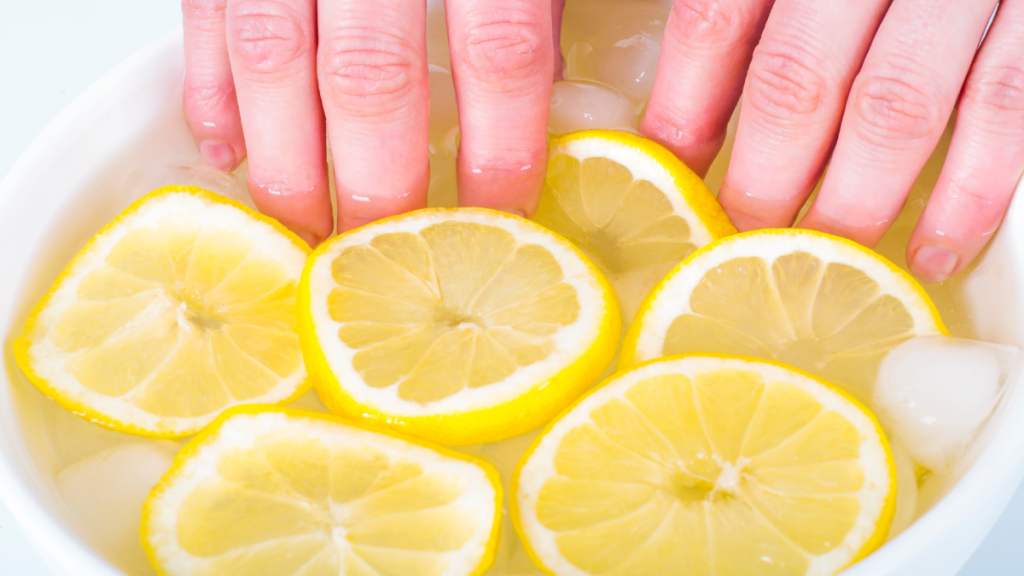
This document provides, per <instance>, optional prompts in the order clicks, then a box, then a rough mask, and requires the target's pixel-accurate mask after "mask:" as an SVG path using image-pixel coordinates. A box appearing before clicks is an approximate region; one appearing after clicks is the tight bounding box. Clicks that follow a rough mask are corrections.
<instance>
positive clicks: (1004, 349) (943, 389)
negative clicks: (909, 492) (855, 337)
mask: <svg viewBox="0 0 1024 576" xmlns="http://www.w3.org/2000/svg"><path fill="white" fill-rule="evenodd" d="M1019 358H1020V352H1019V350H1018V349H1017V348H1015V347H1013V346H1003V345H997V344H988V343H985V342H978V341H974V340H964V339H959V338H949V337H945V336H927V337H918V338H912V339H910V340H908V341H906V342H904V343H903V344H900V345H899V346H897V347H896V348H894V349H893V350H892V351H891V352H889V354H887V355H886V357H885V359H884V360H882V364H881V367H880V368H879V370H878V379H877V381H876V383H875V390H874V404H875V410H876V412H877V414H878V416H879V418H880V419H881V421H882V424H883V426H885V427H886V429H887V430H888V431H889V432H890V433H891V434H892V435H894V436H896V437H897V438H898V439H899V440H901V441H902V442H903V443H904V444H905V445H906V447H907V450H908V451H909V452H910V456H911V458H913V460H914V462H916V463H917V464H919V465H921V466H923V467H925V468H927V469H929V470H931V471H932V472H934V473H936V474H943V473H946V472H949V471H950V470H951V469H952V468H953V466H954V465H955V464H956V462H957V460H958V459H959V458H960V457H961V456H963V455H964V454H965V453H966V452H967V450H968V448H970V445H971V443H972V442H973V441H974V439H975V437H976V436H977V434H978V431H979V430H980V429H981V426H982V425H983V424H984V423H985V421H986V420H987V419H988V417H989V416H990V415H991V414H992V411H993V409H995V406H996V403H997V402H998V401H999V398H1000V396H1001V395H1002V392H1003V389H1004V387H1005V384H1006V382H1007V380H1008V379H1009V378H1010V377H1011V376H1012V375H1013V374H1014V373H1015V372H1016V369H1017V365H1018V363H1019Z"/></svg>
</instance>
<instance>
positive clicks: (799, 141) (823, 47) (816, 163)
mask: <svg viewBox="0 0 1024 576" xmlns="http://www.w3.org/2000/svg"><path fill="white" fill-rule="evenodd" d="M887 7H888V0H866V1H864V2H859V3H857V4H853V3H850V2H847V1H845V0H828V1H822V0H779V1H778V2H777V3H776V4H775V7H774V8H773V9H772V13H771V16H769V18H768V23H767V24H766V26H765V30H764V33H763V34H762V36H761V42H760V44H758V46H757V49H756V50H755V51H754V58H753V60H752V63H751V67H750V73H749V74H748V75H747V80H746V86H745V87H744V90H743V94H744V99H743V104H744V105H743V107H742V109H741V110H740V119H739V125H738V126H737V129H736V142H735V144H734V145H733V151H732V158H731V159H730V163H729V171H728V173H727V174H726V177H725V181H724V182H723V184H722V190H721V191H720V192H719V199H720V200H721V202H722V205H723V206H724V207H725V209H726V211H727V212H728V214H729V217H730V218H731V219H732V221H733V222H734V223H735V224H736V226H737V227H738V228H740V229H741V230H750V229H756V228H770V227H784V226H791V225H792V224H793V221H794V220H795V219H796V215H797V212H798V211H799V210H800V207H801V206H802V205H803V203H804V201H805V200H806V199H807V197H808V196H809V195H810V194H811V191H812V190H813V189H814V185H815V184H816V183H817V182H818V178H819V177H820V176H821V171H822V169H823V168H824V166H825V163H826V162H827V161H828V157H829V154H830V153H831V151H832V144H833V142H834V141H835V135H836V133H837V132H838V131H839V123H840V120H841V119H842V114H843V107H844V106H845V103H846V96H847V94H848V93H849V91H850V85H851V84H852V82H853V78H854V75H855V74H856V73H857V69H858V68H859V67H860V64H861V62H862V61H863V60H864V56H865V55H866V54H867V51H868V46H869V44H870V42H871V37H872V34H873V33H874V31H875V29H877V28H878V24H879V23H880V22H881V20H882V16H883V15H884V13H885V9H886V8H887Z"/></svg>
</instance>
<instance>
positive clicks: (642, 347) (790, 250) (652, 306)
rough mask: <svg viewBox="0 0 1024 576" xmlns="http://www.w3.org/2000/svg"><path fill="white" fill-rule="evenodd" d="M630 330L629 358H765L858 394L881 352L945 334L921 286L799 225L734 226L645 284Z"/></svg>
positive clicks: (871, 256) (866, 391)
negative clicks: (648, 288) (658, 280)
mask: <svg viewBox="0 0 1024 576" xmlns="http://www.w3.org/2000/svg"><path fill="white" fill-rule="evenodd" d="M633 330H634V332H635V334H634V338H629V337H628V338H627V344H625V345H624V348H626V349H628V350H627V351H626V352H625V353H624V355H623V357H624V358H627V357H632V359H631V360H629V362H638V361H643V360H647V359H650V358H654V357H658V356H668V355H674V354H683V353H689V352H718V353H725V354H739V355H743V356H753V357H759V358H767V359H773V360H779V361H781V362H784V363H786V364H790V365H792V366H796V367H798V368H801V369H803V370H807V371H808V372H811V373H812V374H816V375H818V376H820V377H822V378H824V379H826V380H827V381H829V382H834V383H836V384H838V385H840V386H842V387H843V388H845V389H847V390H848V391H850V392H851V393H853V394H855V395H856V396H857V397H858V398H861V399H862V400H866V399H867V398H869V397H870V390H871V388H872V386H873V383H874V379H875V375H876V373H877V371H878V365H879V363H880V362H881V360H882V358H883V357H884V356H885V354H886V353H888V352H889V350H891V349H893V348H894V347H896V346H897V345H899V344H900V343H901V342H903V341H905V340H907V339H908V338H912V337H914V336H918V335H922V334H940V333H945V329H944V328H943V327H942V322H941V320H940V319H939V317H938V314H937V312H935V308H934V306H933V305H932V304H931V301H930V300H929V299H928V297H927V295H926V294H925V293H924V291H923V290H922V289H921V287H920V286H919V285H918V284H917V283H916V282H915V281H914V280H913V279H912V278H910V277H909V276H908V275H906V274H905V273H903V272H902V271H900V270H898V269H896V268H895V267H894V266H892V265H891V264H889V263H888V262H886V261H884V260H883V259H882V258H881V256H878V255H877V254H875V253H873V252H870V251H869V250H867V249H866V248H862V247H860V246H858V245H856V244H853V243H852V242H848V241H844V240H840V239H838V238H834V237H831V236H827V235H825V234H820V233H813V232H810V231H797V230H767V231H758V232H753V233H747V234H741V235H738V236H734V237H731V238H727V239H725V240H723V241H721V242H719V243H715V244H713V245H711V246H709V247H707V248H706V249H705V250H702V251H701V252H699V253H696V254H695V255H694V257H693V258H692V259H691V260H689V261H687V262H685V263H684V264H682V265H681V266H680V267H679V268H678V269H677V270H676V271H674V272H673V273H672V274H671V275H670V276H669V277H667V278H666V279H665V281H664V282H663V283H662V284H661V285H659V286H658V287H656V288H655V289H654V290H653V291H652V293H651V296H650V298H649V299H648V301H647V302H646V303H645V304H644V306H643V310H642V311H641V313H640V314H638V316H637V322H636V326H634V327H633ZM637 339H639V340H640V342H637V341H636V340H637ZM634 350H635V352H636V355H635V356H632V354H633V351H634Z"/></svg>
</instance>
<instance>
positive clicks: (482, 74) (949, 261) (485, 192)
mask: <svg viewBox="0 0 1024 576" xmlns="http://www.w3.org/2000/svg"><path fill="white" fill-rule="evenodd" d="M995 3H996V0H892V1H891V3H890V0H865V2H863V3H858V4H857V5H856V6H853V4H851V3H850V2H844V1H842V0H821V1H812V0H777V1H776V2H774V3H773V2H772V0H728V1H724V0H676V2H675V3H674V7H673V10H672V13H671V16H670V18H669V21H668V25H667V28H666V33H665V38H664V41H663V51H662V56H663V57H662V59H661V61H660V62H659V66H658V75H657V79H656V81H655V85H654V92H653V94H652V96H651V100H650V103H649V106H648V110H647V113H646V114H645V117H644V118H643V120H642V122H641V124H640V130H641V132H643V133H644V134H646V135H647V136H649V137H651V138H653V139H655V140H657V141H659V142H661V143H662V144H664V145H666V146H667V147H668V148H670V149H671V150H673V151H674V152H675V153H676V154H677V155H679V156H680V157H681V158H682V159H683V160H685V161H686V162H687V163H688V164H690V165H691V167H693V168H694V170H695V171H697V172H698V173H700V174H703V173H705V172H706V171H707V168H708V167H709V166H710V164H711V162H712V160H713V159H714V157H715V155H716V154H717V152H718V150H719V148H720V146H721V144H722V141H723V139H724V135H725V127H726V123H727V122H728V119H729V116H730V114H731V112H732V110H733V107H734V105H735V103H736V101H737V99H738V97H739V94H740V91H741V88H743V89H744V90H745V94H746V96H747V98H746V100H745V101H746V103H747V106H745V107H744V108H743V110H742V112H741V115H740V124H739V128H738V131H737V140H736V144H735V147H734V150H733V155H732V159H731V164H730V169H729V172H728V174H727V175H726V179H725V183H724V185H723V188H722V190H721V193H720V196H719V198H720V200H721V202H722V204H723V206H724V207H725V209H726V211H727V212H728V213H729V214H730V216H731V217H732V218H733V220H734V221H735V223H736V225H737V227H738V228H740V229H741V230H748V229H755V228H761V227H769V226H788V225H791V224H792V222H793V219H794V218H795V215H796V213H797V211H798V210H799V207H800V206H801V205H802V204H803V202H804V201H805V200H806V198H807V196H808V194H809V193H810V191H811V189H812V188H813V186H814V183H815V182H816V181H817V179H818V178H819V176H820V174H821V173H822V171H823V170H824V166H825V164H826V162H828V161H829V159H830V158H831V164H830V170H829V173H828V174H827V175H826V178H825V180H824V183H823V186H822V190H821V193H820V195H819V197H818V199H817V201H816V203H815V205H814V206H813V207H812V208H811V210H810V212H809V213H808V215H807V217H806V218H805V219H804V220H803V221H802V222H801V226H804V227H808V228H815V229H819V230H824V231H827V232H831V233H836V234H840V235H844V236H847V237H849V238H852V239H854V240H857V241H858V242H861V243H863V244H865V245H867V246H872V245H873V244H874V243H875V242H877V240H878V239H879V238H880V237H881V236H882V234H884V232H885V230H887V229H888V227H889V224H890V223H891V222H892V220H893V219H894V218H895V216H896V214H897V213H898V212H899V209H900V208H901V206H902V204H903V202H904V200H905V199H906V195H907V193H908V191H909V189H910V186H911V184H912V183H913V181H914V179H915V178H916V176H917V174H918V172H919V171H920V169H921V167H922V166H923V164H924V162H925V160H926V159H927V158H928V156H929V154H930V153H931V151H932V149H933V148H934V146H935V143H936V142H937V140H938V137H939V135H940V134H941V132H942V129H943V126H944V124H945V122H946V119H947V118H948V117H949V115H950V113H951V111H952V108H953V105H954V104H955V102H956V100H957V97H958V95H959V94H961V92H962V97H961V101H960V113H959V116H958V120H957V126H956V131H955V133H954V137H953V142H952V145H951V147H950V152H949V156H948V159H947V163H946V166H945V167H944V169H943V172H942V175H941V177H940V179H939V182H938V185H937V186H936V189H935V192H934V194H933V196H932V199H931V202H930V203H929V205H928V207H927V208H926V210H925V212H924V215H923V216H922V218H921V221H920V222H919V224H918V227H917V229H916V230H915V232H914V235H913V237H912V239H911V241H910V245H909V246H908V261H909V262H910V263H911V267H912V269H913V270H914V272H915V273H916V274H917V275H918V276H919V277H921V278H922V279H925V280H932V281H935V280H942V279H945V278H947V277H949V276H950V275H951V274H954V273H956V272H958V271H960V270H962V269H963V268H965V267H966V266H967V265H968V264H969V263H970V261H971V260H972V259H973V258H974V257H975V256H976V255H977V253H978V252H979V251H980V250H981V248H982V247H983V246H984V245H985V243H986V242H987V241H988V238H989V237H990V236H991V234H992V232H993V231H994V230H995V229H996V227H997V226H998V224H999V222H1000V220H1001V219H1002V216H1003V214H1004V212H1005V209H1006V206H1007V204H1008V202H1009V199H1010V196H1011V194H1012V190H1013V187H1014V185H1015V183H1016V181H1017V180H1018V179H1019V178H1020V175H1021V173H1022V172H1024V137H1022V136H1021V134H1022V132H1024V65H1022V58H1021V57H1020V54H1022V53H1024V0H1008V1H1004V2H1003V4H1002V8H1001V10H1000V13H999V14H998V15H997V17H996V19H995V22H994V24H993V26H992V29H991V31H990V33H989V36H988V39H987V40H986V41H985V45H984V47H983V48H982V50H981V51H980V53H979V55H978V56H977V58H976V59H974V58H973V56H974V48H975V46H976V45H977V43H978V39H979V38H980V37H981V34H982V31H983V30H984V27H985V24H986V22H987V21H988V16H989V14H990V13H991V10H992V8H993V6H995ZM773 4H774V6H773ZM890 4H891V5H890ZM563 6H564V0H508V1H505V2H502V3H500V4H496V3H493V2H489V1H488V0H447V6H446V8H447V18H448V27H449V30H450V36H449V40H450V44H451V51H452V68H453V70H452V72H453V75H454V77H455V84H456V95H457V99H458V105H459V115H460V124H461V127H462V140H461V149H460V154H459V159H458V182H459V191H460V202H461V203H462V204H463V205H469V206H485V207H490V208H496V209H500V210H505V211H508V212H512V213H516V214H520V215H527V216H528V215H530V214H532V212H533V210H534V209H535V208H536V204H537V199H538V197H539V193H540V189H541V185H542V183H543V178H544V171H545V164H546V136H547V134H546V125H547V109H548V102H549V99H550V93H551V82H552V79H555V80H557V79H559V78H561V75H562V68H563V63H562V59H561V56H560V54H559V52H558V50H557V49H556V47H557V45H558V38H559V31H560V30H559V28H560V23H561V12H562V7H563ZM182 10H183V15H184V21H185V40H186V54H185V56H186V67H187V72H186V78H185V111H186V117H187V119H188V122H189V127H190V128H191V130H192V133H193V135H194V137H195V139H196V144H197V147H198V148H199V150H200V152H201V154H202V156H203V158H204V160H206V161H207V162H208V163H209V164H211V165H213V166H216V167H218V168H221V169H225V170H227V169H231V168H233V167H235V166H237V164H238V163H239V162H240V161H241V160H242V158H244V157H245V155H246V153H247V149H248V154H249V157H250V177H249V183H250V191H251V192H252V195H253V198H254V201H255V202H256V204H257V206H259V207H260V208H261V210H263V211H265V212H267V213H268V214H270V215H272V216H275V217H277V218H278V219H279V220H281V221H282V222H283V223H285V224H286V225H287V226H289V227H290V228H291V229H293V230H295V231H296V232H297V233H298V234H300V235H301V236H302V237H303V238H304V239H306V240H307V241H308V242H310V243H311V244H314V245H315V244H316V243H318V242H320V241H322V240H323V239H324V238H326V237H327V236H328V235H329V234H330V233H331V231H332V228H333V225H334V222H332V220H331V217H330V214H331V209H330V203H329V198H328V193H327V176H326V174H327V172H326V163H325V150H324V140H325V127H324V124H325V113H326V122H327V123H328V124H329V127H330V132H331V134H333V135H334V138H333V139H332V144H333V147H332V148H333V150H334V152H335V155H336V159H337V162H336V167H337V175H336V185H337V188H338V191H339V198H338V206H339V208H340V210H339V218H338V222H337V225H338V229H339V230H347V229H350V228H352V227H354V226H358V225H361V224H363V223H365V222H369V221H372V220H375V219H378V218H381V217H384V216H389V215H391V214H397V213H400V212H404V211H406V210H411V209H414V208H418V207H421V206H423V205H424V204H425V198H426V188H427V182H428V179H429V168H428V162H427V138H428V128H427V126H428V120H429V119H428V110H429V90H428V88H427V86H428V84H427V74H426V59H425V39H424V26H425V24H424V3H423V1H422V0H381V1H379V2H372V3H367V2H362V1H359V0H322V1H321V2H320V3H319V6H316V2H315V0H277V1H275V0H184V1H183V4H182ZM317 10H319V19H318V18H317ZM769 11H771V15H770V17H769ZM766 20H767V22H766ZM317 28H319V39H318V35H317ZM762 31H763V34H762ZM318 42H319V44H318ZM755 46H756V47H757V48H756V50H755ZM972 61H973V65H972ZM748 67H749V71H748ZM744 75H746V81H745V83H744ZM965 78H966V81H965ZM961 88H962V90H961ZM321 97H322V98H323V102H322V103H321ZM243 126H244V128H245V138H243V135H242V128H243Z"/></svg>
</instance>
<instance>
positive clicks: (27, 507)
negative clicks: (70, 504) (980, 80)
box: [0, 33, 1024, 576]
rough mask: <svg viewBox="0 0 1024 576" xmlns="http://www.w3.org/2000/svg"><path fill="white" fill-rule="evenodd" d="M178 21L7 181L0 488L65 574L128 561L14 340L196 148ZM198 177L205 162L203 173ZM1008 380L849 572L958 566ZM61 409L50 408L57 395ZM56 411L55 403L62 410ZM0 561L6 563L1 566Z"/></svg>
mask: <svg viewBox="0 0 1024 576" xmlns="http://www.w3.org/2000/svg"><path fill="white" fill-rule="evenodd" d="M182 72H183V60H182V56H181V36H180V33H175V34H171V35H169V36H168V37H166V38H164V39H162V40H160V41H158V42H156V43H154V44H153V45H151V46H149V47H148V48H146V49H145V50H143V51H142V52H140V53H139V54H137V55H135V56H134V57H132V58H131V59H129V60H128V61H126V62H124V63H123V64H122V65H120V66H118V67H117V68H116V69H114V70H113V71H112V72H110V73H109V74H107V75H106V76H105V77H104V78H103V79H101V80H100V81H99V82H97V83H96V84H95V85H94V86H92V87H91V88H90V89H89V90H88V91H87V92H86V93H84V94H83V95H82V96H81V97H79V98H78V99H77V100H75V102H74V103H73V104H72V105H71V106H69V107H68V108H67V109H66V110H64V112H62V113H61V114H60V116H58V117H57V119H56V120H54V121H53V123H51V124H50V126H49V127H48V128H47V129H46V130H45V131H44V132H43V133H42V134H41V135H40V136H39V137H38V138H37V139H36V140H35V142H34V143H33V144H32V146H31V147H30V148H29V149H28V151H27V152H26V153H25V154H24V156H22V158H21V159H20V160H19V161H18V163H17V164H16V165H15V167H14V168H13V169H12V170H11V171H10V173H9V174H8V175H7V177H6V179H5V180H4V181H3V183H2V184H0V330H2V331H3V334H4V336H3V352H2V354H0V357H2V361H3V370H2V371H0V495H2V496H3V499H4V501H5V502H6V503H7V505H8V506H9V507H10V508H11V510H12V511H13V512H14V514H15V515H16V516H17V518H18V519H19V520H20V521H21V523H22V524H23V525H24V527H25V530H26V531H27V532H28V533H29V535H30V536H31V537H32V538H33V539H34V541H35V543H36V545H37V547H38V548H39V551H40V552H41V553H42V556H43V557H44V558H45V559H46V561H47V562H48V563H49V565H50V566H51V567H52V568H53V570H54V571H55V572H56V573H57V574H69V575H70V574H75V575H86V576H100V575H102V576H113V575H115V574H121V572H120V571H119V570H118V569H117V568H115V567H114V566H113V565H112V564H110V563H109V562H108V561H107V560H105V559H104V558H103V557H102V556H101V555H100V554H98V553H97V552H96V551H94V550H93V549H92V548H90V547H89V545H88V544H87V543H86V542H87V540H88V537H87V536H86V535H84V534H82V533H80V531H79V529H78V528H77V527H76V526H75V523H74V521H73V520H72V519H71V518H70V516H69V514H68V511H67V509H66V507H65V506H64V504H63V503H62V501H61V499H60V496H59V494H58V492H57V489H56V487H55V483H54V474H55V473H56V471H57V465H58V464H57V455H55V454H54V450H53V447H52V446H50V445H48V444H47V434H46V432H45V431H44V426H47V425H49V424H48V422H49V421H47V420H46V419H45V414H46V413H47V412H46V410H47V402H46V401H45V400H43V399H42V395H41V394H39V392H37V391H36V390H35V389H34V388H33V387H32V386H31V384H29V383H28V382H27V381H26V379H25V378H24V376H23V375H22V374H21V372H20V371H19V369H18V368H17V366H16V365H15V363H14V359H13V354H12V352H11V342H12V341H13V339H14V337H15V336H16V335H17V333H18V331H19V330H20V329H21V326H22V323H23V322H24V320H25V317H26V315H27V313H28V311H29V309H30V308H31V306H32V305H33V304H34V302H35V301H36V300H37V299H38V298H39V296H40V295H42V294H43V293H44V292H45V290H46V288H47V286H48V285H49V284H50V283H51V282H52V281H53V279H54V278H55V277H56V275H57V273H58V272H59V271H60V270H61V269H62V268H63V266H64V264H65V263H66V262H67V261H68V260H69V259H70V258H71V257H72V256H73V255H74V254H75V252H76V251H77V250H78V248H79V247H80V246H81V245H82V244H83V243H84V242H85V241H86V240H87V239H88V238H89V237H91V236H92V235H93V234H94V233H95V232H96V231H97V230H98V229H99V228H100V227H101V226H102V225H103V224H104V223H106V222H107V221H109V220H110V219H112V218H113V217H114V216H115V215H116V214H117V213H118V212H120V211H121V210H122V209H123V208H124V207H125V206H127V205H128V204H129V203H130V202H131V201H132V200H134V199H136V198H137V197H139V196H141V195H142V194H144V193H145V192H147V191H149V190H150V189H151V188H154V187H156V186H159V185H163V184H171V183H179V182H173V181H171V180H173V179H174V178H176V177H180V176H181V174H182V172H180V171H179V172H176V173H171V172H168V171H167V170H166V166H168V165H177V164H188V163H193V162H196V161H197V160H198V154H197V152H196V150H195V147H194V145H193V143H192V139H191V137H190V136H189V134H188V130H187V128H186V126H185V123H184V118H183V114H182V105H181V79H182ZM199 177H201V175H200V176H199ZM1022 196H1024V191H1020V190H1018V197H1017V201H1016V202H1015V203H1014V205H1013V206H1012V207H1011V209H1010V213H1009V215H1008V217H1007V220H1006V222H1005V223H1004V225H1003V227H1002V229H1001V230H1000V232H999V233H998V234H997V235H996V237H995V239H994V240H993V243H992V246H991V247H990V249H989V250H988V252H987V254H986V255H985V257H984V259H983V261H982V262H981V263H980V265H979V266H978V267H977V269H976V270H975V272H974V273H973V275H972V276H971V277H970V279H969V280H968V281H967V282H965V283H964V285H963V287H962V289H963V291H964V293H965V294H966V301H967V308H968V310H969V312H970V314H971V315H972V321H973V328H974V331H975V332H976V334H977V336H978V337H979V338H982V339H985V340H990V341H996V342H1005V343H1014V344H1018V345H1021V344H1024V307H1022V306H1020V303H1021V302H1020V296H1019V294H1021V291H1020V286H1021V276H1022V273H1024V237H1022V234H1024V199H1022ZM1019 388H1020V387H1019V386H1018V385H1017V383H1016V382H1013V383H1011V385H1010V386H1009V387H1008V389H1007V391H1006V394H1005V395H1004V397H1003V400H1002V403H1001V405H1000V408H999V410H998V411H997V413H996V414H995V416H994V417H993V419H992V421H991V422H990V424H989V426H988V428H987V429H986V431H985V433H984V434H983V436H982V437H981V438H980V440H979V442H978V443H977V445H976V447H975V450H974V452H973V453H972V454H971V456H970V457H969V458H968V459H967V461H966V462H965V463H964V466H963V467H962V469H961V471H960V472H959V473H958V474H956V475H954V477H952V478H950V479H949V480H947V481H946V482H945V484H944V485H941V486H933V487H932V488H931V490H933V492H934V493H937V494H943V493H944V494H945V495H944V496H943V497H942V499H941V500H940V501H939V502H938V503H937V504H936V505H934V506H933V507H932V508H931V509H930V510H929V511H928V512H927V513H926V514H925V515H924V516H923V517H922V518H921V519H919V520H918V521H917V522H916V523H915V524H914V525H913V526H911V527H910V528H909V529H907V530H906V531H905V532H903V533H902V534H900V535H899V536H898V537H896V538H895V539H893V540H892V541H890V542H889V543H887V544H886V545H885V546H884V547H883V548H881V549H880V550H878V551H877V552H875V553H874V554H872V555H871V556H870V557H868V558H867V559H865V560H863V561H861V562H860V563H858V564H857V565H855V566H854V567H852V568H851V569H849V570H848V571H847V572H845V573H844V574H845V575H846V576H867V575H872V576H881V575H899V576H913V575H922V576H925V575H927V576H942V575H953V574H955V573H956V572H957V571H958V570H959V569H960V567H961V566H962V565H963V564H964V562H966V560H967V558H968V557H969V556H970V554H971V553H972V552H973V551H974V549H975V548H976V547H977V546H978V544H979V543H980V542H981V540H982V539H983V538H984V537H985V535H986V533H987V532H988V531H989V529H990V528H991V527H992V525H993V523H994V522H995V521H996V519H997V518H998V516H999V514H1000V512H1001V511H1002V510H1003V508H1004V506H1005V505H1006V503H1007V502H1008V500H1009V499H1010V497H1011V495H1012V494H1013V492H1014V490H1015V489H1016V487H1017V485H1018V483H1019V482H1020V480H1021V477H1022V476H1024V393H1022V392H1021V390H1020V389H1019ZM51 410H52V409H51ZM51 413H52V412H51ZM0 572H3V570H2V569H0Z"/></svg>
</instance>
